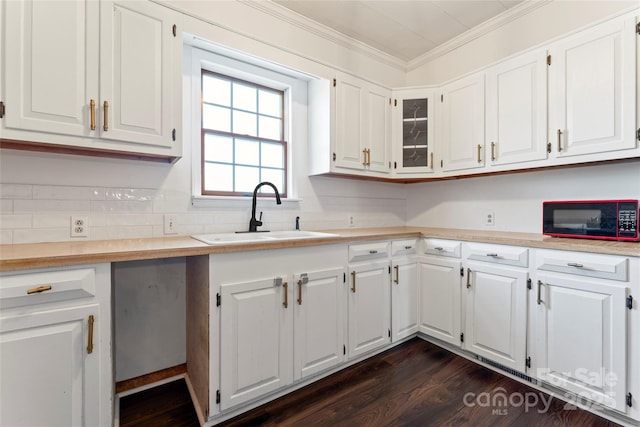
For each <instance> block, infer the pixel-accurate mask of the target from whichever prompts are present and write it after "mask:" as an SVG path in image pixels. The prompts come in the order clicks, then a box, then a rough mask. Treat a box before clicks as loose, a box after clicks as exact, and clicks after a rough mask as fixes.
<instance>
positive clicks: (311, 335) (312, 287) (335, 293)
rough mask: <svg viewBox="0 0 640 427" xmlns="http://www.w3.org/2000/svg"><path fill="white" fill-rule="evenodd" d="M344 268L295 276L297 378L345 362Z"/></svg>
mask: <svg viewBox="0 0 640 427" xmlns="http://www.w3.org/2000/svg"><path fill="white" fill-rule="evenodd" d="M344 287H345V284H344V269H343V268H336V269H331V270H322V271H314V272H309V273H305V274H296V275H294V288H295V301H294V303H293V304H294V306H295V310H294V313H295V320H294V349H293V353H294V367H295V370H294V376H295V378H294V379H296V380H299V379H301V378H305V377H307V376H310V375H313V374H316V373H318V372H321V371H324V370H326V369H328V368H331V367H333V366H336V365H338V364H340V363H342V362H343V361H344V358H345V355H344V345H345V341H344V332H345V328H346V324H345V322H344V310H345V306H344V295H345V292H344Z"/></svg>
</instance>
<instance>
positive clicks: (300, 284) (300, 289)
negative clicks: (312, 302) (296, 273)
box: [298, 280, 302, 305]
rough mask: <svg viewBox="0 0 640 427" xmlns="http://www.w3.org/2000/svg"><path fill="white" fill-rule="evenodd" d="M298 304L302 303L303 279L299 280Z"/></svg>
mask: <svg viewBox="0 0 640 427" xmlns="http://www.w3.org/2000/svg"><path fill="white" fill-rule="evenodd" d="M298 305H302V280H298Z"/></svg>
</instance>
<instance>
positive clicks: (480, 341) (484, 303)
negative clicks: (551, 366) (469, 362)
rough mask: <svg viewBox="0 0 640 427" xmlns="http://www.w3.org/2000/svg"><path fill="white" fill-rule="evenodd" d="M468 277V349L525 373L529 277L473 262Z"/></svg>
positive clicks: (466, 347) (520, 270)
mask: <svg viewBox="0 0 640 427" xmlns="http://www.w3.org/2000/svg"><path fill="white" fill-rule="evenodd" d="M466 275H467V277H466V289H465V292H464V293H463V294H464V298H465V323H464V325H465V328H464V348H465V349H467V350H469V351H472V352H474V353H476V354H478V355H480V356H483V357H486V358H487V359H490V360H492V361H494V362H497V363H499V364H501V365H503V366H506V367H507V368H511V369H515V370H517V371H520V372H524V369H525V357H526V337H527V306H526V303H527V277H528V273H527V272H526V270H523V269H517V268H508V267H497V266H493V265H484V264H481V263H473V262H469V263H468V268H467V270H466Z"/></svg>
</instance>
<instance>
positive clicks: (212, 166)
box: [204, 163, 233, 191]
mask: <svg viewBox="0 0 640 427" xmlns="http://www.w3.org/2000/svg"><path fill="white" fill-rule="evenodd" d="M204 190H205V191H233V166H231V165H221V164H218V163H205V165H204Z"/></svg>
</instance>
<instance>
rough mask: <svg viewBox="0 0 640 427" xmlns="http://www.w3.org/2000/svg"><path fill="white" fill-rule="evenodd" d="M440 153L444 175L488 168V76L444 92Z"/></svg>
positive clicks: (454, 84)
mask: <svg viewBox="0 0 640 427" xmlns="http://www.w3.org/2000/svg"><path fill="white" fill-rule="evenodd" d="M440 94H441V95H440V101H439V103H438V107H436V108H439V110H440V112H439V113H438V117H439V121H440V128H439V129H440V132H439V135H440V136H439V137H438V136H437V134H436V137H437V138H438V140H439V143H438V151H439V152H440V156H439V157H440V159H441V163H440V164H441V167H442V171H444V172H449V171H463V170H469V169H478V168H482V167H483V166H484V165H485V146H484V73H477V74H474V75H471V76H469V77H465V78H463V79H460V80H456V81H454V82H452V83H449V84H448V85H446V86H444V87H442V88H441V92H440Z"/></svg>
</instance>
